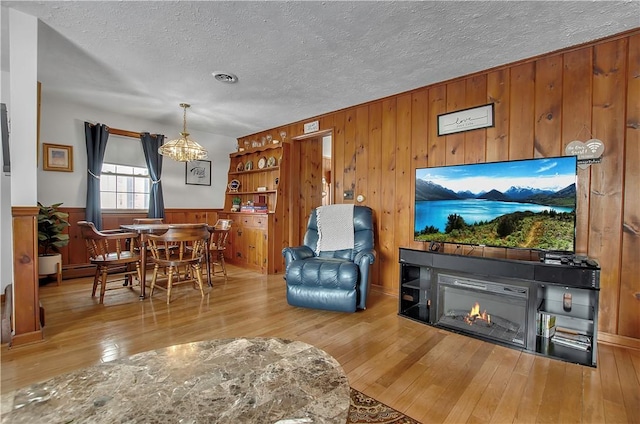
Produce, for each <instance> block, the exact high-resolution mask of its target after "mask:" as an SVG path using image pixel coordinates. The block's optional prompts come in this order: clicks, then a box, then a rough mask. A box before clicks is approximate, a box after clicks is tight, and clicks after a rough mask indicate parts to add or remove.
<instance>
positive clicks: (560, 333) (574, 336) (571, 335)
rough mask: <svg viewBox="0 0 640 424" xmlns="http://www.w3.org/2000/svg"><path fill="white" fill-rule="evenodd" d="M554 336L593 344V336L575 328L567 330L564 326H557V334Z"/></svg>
mask: <svg viewBox="0 0 640 424" xmlns="http://www.w3.org/2000/svg"><path fill="white" fill-rule="evenodd" d="M554 337H558V338H562V339H566V340H573V341H575V342H581V343H587V344H591V337H590V336H587V335H586V334H581V333H578V332H576V331H573V330H569V331H567V330H565V329H564V328H560V327H556V334H555V335H554Z"/></svg>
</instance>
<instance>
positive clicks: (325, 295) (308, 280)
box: [282, 205, 376, 312]
mask: <svg viewBox="0 0 640 424" xmlns="http://www.w3.org/2000/svg"><path fill="white" fill-rule="evenodd" d="M342 206H344V205H342ZM323 208H331V206H323ZM317 211H318V209H315V210H314V211H313V212H312V213H311V216H310V217H309V222H308V224H307V231H306V233H305V236H304V241H303V243H304V245H303V246H298V247H286V248H284V249H283V250H282V254H283V255H284V258H285V265H286V271H285V277H284V278H285V280H286V284H287V302H289V304H290V305H293V306H299V307H304V308H315V309H325V310H330V311H341V312H355V311H356V309H365V308H366V302H367V294H368V292H369V266H370V265H371V264H372V263H373V262H374V260H375V257H376V252H375V250H374V236H373V228H374V227H373V214H372V211H371V208H369V207H367V206H353V230H354V234H353V247H352V248H347V249H340V250H333V251H319V252H316V250H317V247H318V241H319V232H318V218H317V215H318V213H317Z"/></svg>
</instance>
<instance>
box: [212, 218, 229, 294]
mask: <svg viewBox="0 0 640 424" xmlns="http://www.w3.org/2000/svg"><path fill="white" fill-rule="evenodd" d="M229 231H231V224H230V223H228V224H226V225H224V226H211V227H209V233H210V234H211V235H210V237H209V251H208V254H209V284H211V277H215V276H216V275H220V274H221V275H223V276H224V281H227V267H226V265H225V263H224V252H225V250H226V249H227V239H228V238H229ZM216 266H218V267H219V268H220V269H219V270H217V271H216Z"/></svg>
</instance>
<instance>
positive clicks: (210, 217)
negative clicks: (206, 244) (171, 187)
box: [60, 207, 220, 279]
mask: <svg viewBox="0 0 640 424" xmlns="http://www.w3.org/2000/svg"><path fill="white" fill-rule="evenodd" d="M60 210H61V211H63V212H67V213H68V214H69V222H70V223H71V226H70V227H69V229H68V232H69V240H70V241H69V245H68V246H66V247H65V248H63V249H61V252H62V278H63V279H68V278H77V277H81V276H87V275H93V272H94V270H95V268H94V267H93V266H91V265H89V257H88V254H87V249H86V247H85V244H84V240H83V239H82V234H81V232H80V228H79V227H78V226H77V225H74V224H75V223H76V222H78V221H82V220H84V219H85V209H84V208H65V207H61V208H60ZM219 211H220V210H219V209H173V208H172V209H165V219H164V220H165V222H166V223H168V224H178V223H180V224H182V223H198V222H206V223H207V224H210V225H213V224H215V223H216V221H217V219H218V212H219ZM146 217H147V214H146V213H143V212H103V214H102V227H103V228H105V229H109V228H119V227H120V225H122V224H131V223H132V222H133V220H134V219H135V218H146Z"/></svg>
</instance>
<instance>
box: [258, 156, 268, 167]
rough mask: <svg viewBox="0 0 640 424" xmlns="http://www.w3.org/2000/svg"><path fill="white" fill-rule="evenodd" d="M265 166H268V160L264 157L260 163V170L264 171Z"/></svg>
mask: <svg viewBox="0 0 640 424" xmlns="http://www.w3.org/2000/svg"><path fill="white" fill-rule="evenodd" d="M265 166H267V158H265V157H264V156H262V157H261V158H260V160H259V161H258V169H262V168H264V167H265Z"/></svg>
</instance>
